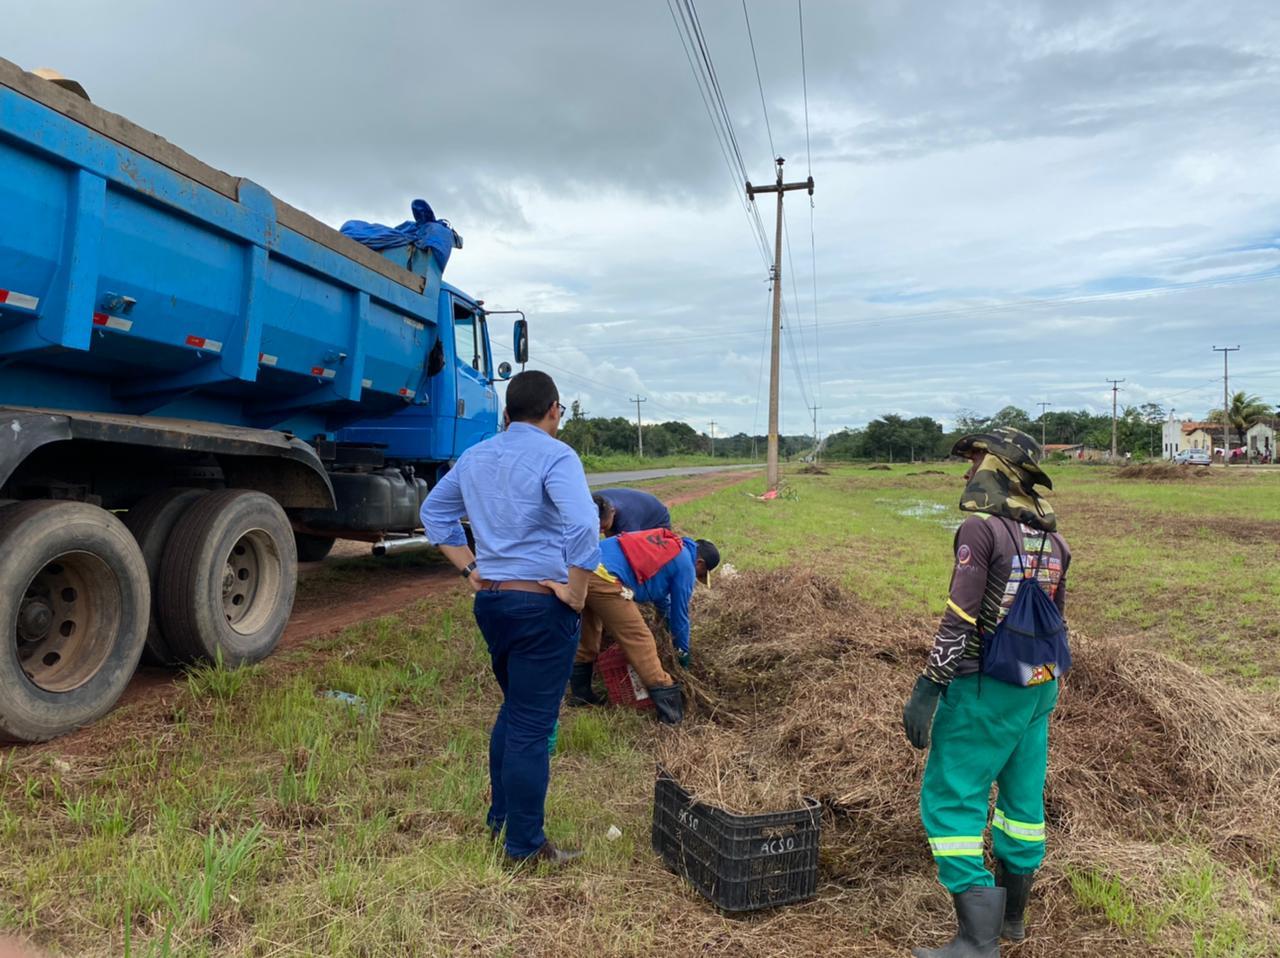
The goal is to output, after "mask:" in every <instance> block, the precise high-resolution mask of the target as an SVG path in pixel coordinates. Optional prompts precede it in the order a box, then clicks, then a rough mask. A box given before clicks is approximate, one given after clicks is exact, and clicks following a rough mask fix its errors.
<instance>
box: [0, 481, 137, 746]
mask: <svg viewBox="0 0 1280 958" xmlns="http://www.w3.org/2000/svg"><path fill="white" fill-rule="evenodd" d="M0 556H3V557H4V560H3V562H0V629H3V632H0V636H3V640H4V647H3V649H0V737H2V738H5V739H9V740H14V741H20V742H42V741H45V740H47V739H51V738H54V737H56V736H58V735H64V734H66V733H67V732H70V731H72V730H73V729H77V728H79V727H80V726H82V725H87V724H89V723H90V722H92V721H94V720H95V719H98V718H101V717H102V716H103V715H105V714H106V713H107V712H108V711H110V709H111V707H112V706H113V705H115V703H116V700H117V699H119V698H120V695H121V693H122V692H124V690H125V687H126V686H127V685H128V684H129V679H130V678H131V677H132V676H133V673H134V671H135V670H136V669H137V667H138V659H139V658H141V656H142V647H143V645H144V644H145V642H146V637H147V619H148V609H149V608H150V603H151V590H150V587H149V585H148V583H147V567H146V563H145V562H143V559H142V552H141V550H140V549H139V548H138V544H137V543H136V542H135V541H134V539H133V536H131V535H130V534H129V530H128V529H126V528H125V526H124V523H122V522H121V521H120V520H119V519H117V518H116V517H115V516H113V515H112V514H111V513H109V512H107V511H106V510H105V509H100V508H98V507H97V506H91V505H88V504H87V503H83V502H55V501H51V500H38V501H31V502H22V503H18V504H16V505H11V506H7V507H5V508H4V509H2V510H0Z"/></svg>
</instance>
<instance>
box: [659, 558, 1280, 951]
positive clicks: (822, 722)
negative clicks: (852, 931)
mask: <svg viewBox="0 0 1280 958" xmlns="http://www.w3.org/2000/svg"><path fill="white" fill-rule="evenodd" d="M694 623H695V636H694V648H695V650H696V656H697V666H696V670H697V673H698V674H697V676H696V677H695V678H694V680H693V682H694V684H695V685H696V686H697V695H696V696H695V699H696V702H697V704H698V705H699V706H701V707H700V708H697V709H695V710H694V715H693V716H692V717H691V720H690V721H688V722H686V725H685V727H684V728H682V729H681V730H679V731H677V732H675V733H673V734H669V735H667V736H664V737H663V739H662V741H661V742H660V743H659V760H660V761H662V762H663V763H664V764H665V765H667V767H668V768H670V769H671V770H672V772H673V773H674V774H675V775H676V777H677V779H678V780H679V781H681V783H682V784H684V785H685V786H686V787H687V788H689V789H690V790H691V791H692V792H694V794H696V795H697V796H698V797H699V798H702V799H704V800H706V801H708V802H711V803H714V804H718V805H721V806H724V807H726V808H728V809H729V810H731V811H735V812H740V813H752V812H762V811H778V810H784V809H789V808H794V807H796V805H797V804H798V800H799V797H800V796H801V795H811V796H813V797H814V798H816V799H818V800H819V801H821V802H822V804H823V806H824V809H825V815H826V820H825V821H824V831H823V837H822V871H823V874H822V878H823V879H825V880H826V881H829V882H834V883H836V884H838V885H841V886H844V887H846V888H848V889H850V890H851V891H853V892H855V894H854V896H853V897H854V899H855V900H856V901H857V902H859V903H860V904H859V906H858V907H861V908H865V910H866V914H865V921H866V924H867V927H868V928H869V929H873V930H874V931H875V933H876V934H878V935H883V936H884V937H885V938H886V939H888V940H895V941H900V942H905V941H912V940H919V936H920V935H921V934H924V935H928V934H939V935H941V934H942V933H943V932H945V930H946V928H947V927H948V925H949V922H950V914H949V908H948V903H947V900H946V896H945V894H944V893H943V891H942V890H941V888H940V886H938V885H937V884H936V883H935V882H934V879H933V866H932V862H931V860H930V858H929V855H928V852H927V846H926V843H925V840H924V834H923V830H922V829H921V826H920V824H919V816H918V806H917V796H918V791H919V783H920V774H921V771H922V769H923V755H922V753H918V752H916V751H915V750H914V749H912V748H911V747H910V746H909V745H908V743H907V741H906V739H905V737H904V735H903V733H902V725H901V710H902V704H903V701H904V700H905V698H906V696H907V694H908V692H909V690H910V686H911V683H912V681H913V679H914V676H915V675H916V674H917V673H918V671H919V669H920V667H921V666H922V664H923V662H924V659H925V655H926V654H927V649H928V644H929V639H930V635H931V631H932V627H933V623H932V622H930V621H919V620H918V621H914V622H913V621H910V620H903V619H901V618H891V617H889V616H888V615H887V614H886V613H884V612H883V611H880V610H877V609H875V608H874V607H871V606H868V605H867V604H865V603H863V602H862V601H860V600H859V599H858V598H857V597H856V596H854V595H852V594H851V593H850V592H848V591H847V590H845V589H843V588H842V587H841V586H840V585H839V584H838V583H836V582H834V581H833V580H830V579H826V578H823V577H821V576H816V575H812V574H809V573H801V572H777V571H775V572H767V573H744V574H742V575H739V576H737V577H735V578H733V579H731V580H728V581H725V582H724V583H723V584H718V585H717V588H716V590H715V591H714V592H711V593H701V594H700V596H699V604H698V607H697V609H696V610H695V615H694ZM1073 643H1074V652H1075V661H1076V667H1075V669H1074V671H1073V672H1072V673H1071V676H1070V678H1069V679H1068V681H1067V683H1066V688H1065V690H1064V692H1063V696H1062V701H1061V703H1060V706H1059V709H1058V711H1057V712H1056V713H1055V717H1054V720H1053V726H1052V732H1051V742H1052V745H1051V753H1052V754H1051V767H1050V776H1049V787H1048V792H1047V796H1046V807H1047V810H1046V820H1047V822H1048V824H1049V831H1050V836H1051V837H1050V855H1049V860H1048V863H1047V868H1046V871H1045V875H1044V877H1043V880H1042V882H1041V883H1040V885H1039V886H1038V888H1039V889H1040V891H1039V893H1038V897H1037V902H1036V904H1035V906H1034V908H1033V913H1032V921H1033V923H1034V924H1035V937H1034V939H1033V940H1032V941H1031V942H1029V943H1028V944H1027V945H1025V946H1024V947H1023V949H1022V950H1021V951H1020V954H1023V955H1053V954H1065V953H1067V950H1068V949H1071V950H1072V952H1073V953H1075V954H1080V955H1109V954H1131V953H1135V952H1133V951H1132V949H1133V948H1134V947H1137V948H1139V949H1146V950H1143V951H1141V952H1140V953H1159V954H1164V953H1178V954H1181V953H1191V952H1190V942H1191V940H1192V936H1193V934H1199V935H1201V936H1203V935H1204V924H1205V922H1206V921H1208V919H1206V918H1204V916H1203V915H1200V916H1199V917H1194V918H1193V917H1189V915H1190V913H1189V911H1188V909H1189V908H1191V906H1190V905H1188V904H1186V903H1184V904H1183V905H1182V906H1181V907H1180V908H1169V907H1167V905H1168V903H1169V902H1170V901H1171V900H1175V899H1177V898H1178V897H1179V896H1180V895H1185V894H1188V892H1186V890H1185V889H1183V884H1188V885H1189V886H1195V887H1201V888H1203V889H1205V891H1204V894H1205V895H1206V896H1208V897H1211V898H1213V899H1214V902H1215V907H1218V906H1219V905H1221V906H1222V907H1223V908H1224V911H1223V913H1222V918H1221V921H1222V922H1226V923H1229V922H1237V921H1238V922H1239V923H1240V934H1241V935H1243V936H1244V937H1243V938H1242V939H1241V942H1242V947H1241V949H1240V950H1228V951H1225V952H1222V953H1223V954H1241V955H1248V954H1254V953H1258V954H1264V953H1266V952H1265V951H1251V950H1248V948H1246V947H1243V946H1244V945H1245V944H1247V942H1248V941H1251V940H1253V939H1252V937H1251V936H1253V935H1254V934H1255V932H1256V931H1259V930H1265V931H1266V935H1262V936H1261V937H1259V938H1258V940H1260V941H1265V940H1266V939H1267V936H1269V935H1275V936H1276V937H1275V939H1274V940H1280V913H1275V912H1270V913H1269V912H1268V909H1267V908H1266V907H1265V906H1264V905H1257V904H1254V903H1259V902H1266V901H1267V900H1268V898H1269V897H1271V898H1274V896H1275V893H1276V890H1275V882H1276V870H1277V863H1280V815H1277V813H1276V809H1277V808H1278V807H1280V721H1277V720H1276V718H1275V714H1276V713H1275V711H1274V706H1268V707H1269V708H1270V709H1271V711H1270V712H1268V711H1267V710H1266V709H1265V708H1260V705H1262V704H1263V702H1264V701H1265V700H1263V699H1261V698H1259V697H1256V696H1250V695H1249V694H1248V693H1244V692H1240V691H1236V690H1233V689H1230V688H1228V687H1226V686H1224V685H1221V684H1220V683H1217V682H1215V681H1214V680H1212V679H1208V678H1206V677H1205V676H1204V675H1202V674H1201V673H1199V672H1197V671H1196V670H1194V669H1192V668H1190V667H1188V666H1186V665H1183V664H1182V663H1179V662H1176V661H1174V660H1171V659H1169V658H1166V657H1164V656H1161V655H1158V654H1153V653H1151V652H1149V651H1143V650H1140V649H1137V648H1129V647H1125V646H1123V645H1120V644H1116V643H1111V642H1099V641H1092V640H1089V639H1087V638H1084V637H1082V636H1075V637H1074V639H1073ZM683 678H685V677H684V676H682V679H683ZM1197 882H1199V883H1200V884H1199V885H1197ZM1267 886H1270V887H1267ZM1228 889H1230V890H1229V891H1228ZM1252 892H1256V894H1253V893H1252ZM1222 901H1225V902H1226V904H1225V905H1222ZM1197 907H1198V906H1197ZM1215 921H1216V919H1215ZM1193 925H1194V926H1195V931H1194V932H1193V930H1192V929H1193ZM1234 927H1235V926H1234V925H1233V926H1232V928H1231V929H1227V930H1225V931H1223V932H1222V934H1224V935H1228V934H1235V931H1234V930H1232V929H1234ZM1246 928H1248V929H1249V930H1248V932H1247V933H1246V932H1245V930H1244V929H1246ZM1153 947H1154V948H1168V949H1170V951H1162V950H1157V951H1151V950H1150V949H1151V948H1153ZM1197 953H1203V954H1215V953H1217V952H1213V951H1201V952H1197Z"/></svg>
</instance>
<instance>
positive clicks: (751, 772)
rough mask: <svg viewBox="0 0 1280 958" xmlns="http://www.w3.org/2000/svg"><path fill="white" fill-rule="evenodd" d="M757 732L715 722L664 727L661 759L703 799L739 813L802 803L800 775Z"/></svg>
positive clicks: (779, 808) (796, 805) (674, 775)
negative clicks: (776, 758) (765, 746)
mask: <svg viewBox="0 0 1280 958" xmlns="http://www.w3.org/2000/svg"><path fill="white" fill-rule="evenodd" d="M756 735H757V733H755V732H753V731H750V730H747V729H743V728H725V727H723V726H720V725H716V724H714V723H711V722H707V723H703V724H699V725H692V724H690V725H685V726H682V727H679V728H675V729H661V730H660V736H659V739H658V749H657V751H658V762H659V763H660V764H661V765H662V766H663V767H664V768H666V769H667V771H668V772H670V773H671V775H672V777H674V778H675V779H676V781H678V782H679V783H680V784H681V785H682V786H683V787H684V788H685V790H687V791H688V792H689V793H690V794H692V795H693V796H694V797H695V798H697V799H698V800H699V801H703V802H707V803H708V804H712V805H716V806H718V807H720V808H723V809H725V810H727V811H730V812H733V813H734V814H736V815H755V814H761V813H764V812H785V811H790V810H791V809H794V808H798V807H800V805H801V804H802V802H803V801H804V796H803V794H802V793H801V791H800V782H799V780H798V779H797V778H796V776H795V775H794V774H793V771H792V769H790V768H786V767H782V766H779V765H778V764H777V763H776V762H774V761H773V760H772V759H773V757H772V756H771V755H770V754H769V753H768V752H767V751H765V750H763V749H761V748H760V747H759V745H758V742H757V738H756Z"/></svg>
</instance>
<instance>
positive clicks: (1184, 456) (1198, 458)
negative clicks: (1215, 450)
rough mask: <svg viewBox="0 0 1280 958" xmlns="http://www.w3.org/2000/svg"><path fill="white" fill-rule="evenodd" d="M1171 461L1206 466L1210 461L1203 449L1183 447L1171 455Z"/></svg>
mask: <svg viewBox="0 0 1280 958" xmlns="http://www.w3.org/2000/svg"><path fill="white" fill-rule="evenodd" d="M1173 461H1174V462H1175V463H1177V464H1178V465H1180V466H1207V465H1209V464H1210V463H1211V462H1212V460H1211V459H1210V458H1209V452H1208V450H1205V449H1183V450H1182V451H1181V452H1179V453H1177V454H1176V455H1175V456H1174V457H1173Z"/></svg>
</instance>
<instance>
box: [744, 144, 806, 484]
mask: <svg viewBox="0 0 1280 958" xmlns="http://www.w3.org/2000/svg"><path fill="white" fill-rule="evenodd" d="M774 162H775V163H777V165H778V176H777V180H776V181H775V182H774V184H773V185H772V186H752V185H751V181H750V180H748V181H747V199H749V200H750V201H751V202H752V203H754V202H755V201H756V194H757V193H777V194H778V225H777V230H776V232H775V236H774V241H773V272H772V274H771V278H772V280H773V344H772V348H771V349H770V351H769V453H768V459H767V462H766V465H765V476H766V480H767V485H768V486H769V491H770V492H773V491H775V490H777V488H778V376H779V373H780V371H781V356H782V194H783V193H785V192H787V191H788V190H808V191H809V195H810V196H812V195H813V177H812V176H811V177H809V178H808V179H807V180H805V181H804V182H803V183H784V182H782V164H783V163H784V162H786V161H785V160H784V159H783V158H782V157H778V158H777V159H776V160H775V161H774Z"/></svg>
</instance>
